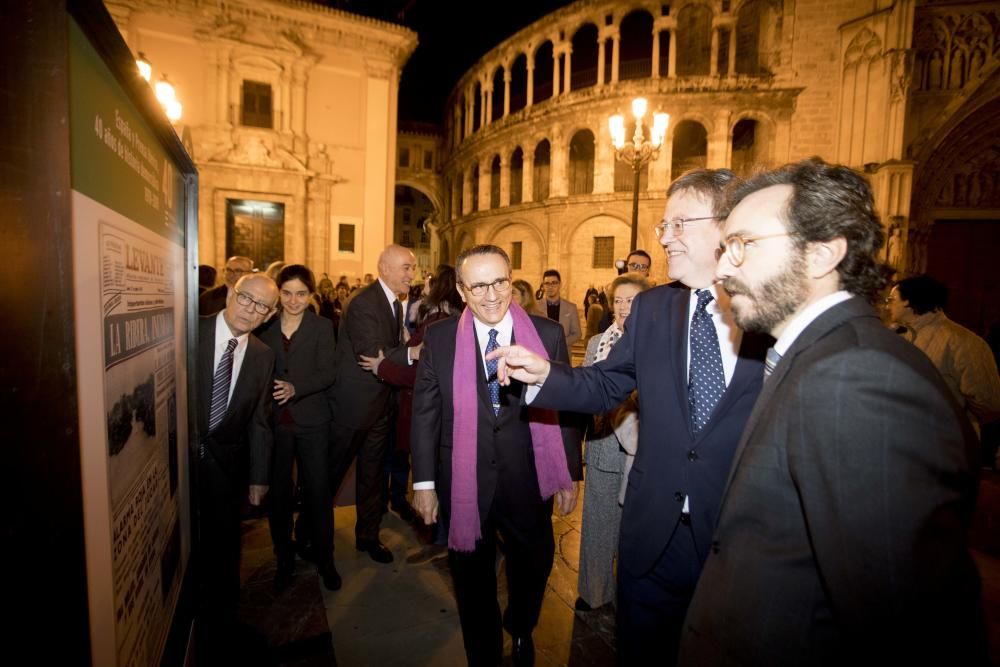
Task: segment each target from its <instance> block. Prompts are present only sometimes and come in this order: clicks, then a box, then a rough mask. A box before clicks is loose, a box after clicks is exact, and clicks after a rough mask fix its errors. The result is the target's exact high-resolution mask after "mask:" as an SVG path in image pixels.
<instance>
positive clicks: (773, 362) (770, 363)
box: [764, 347, 781, 380]
mask: <svg viewBox="0 0 1000 667" xmlns="http://www.w3.org/2000/svg"><path fill="white" fill-rule="evenodd" d="M779 361H781V355H780V354H778V351H777V350H776V349H774V348H773V347H769V348H767V356H766V357H764V379H765V380H766V379H767V378H769V377H771V373H773V372H774V367H775V366H777V365H778V362H779Z"/></svg>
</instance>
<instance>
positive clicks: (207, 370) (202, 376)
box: [198, 317, 215, 437]
mask: <svg viewBox="0 0 1000 667" xmlns="http://www.w3.org/2000/svg"><path fill="white" fill-rule="evenodd" d="M202 324H203V326H202V328H201V332H200V333H201V339H200V340H199V341H198V393H199V396H198V405H199V410H198V431H199V435H200V436H201V437H204V436H205V435H206V434H207V433H208V412H209V410H211V403H212V376H213V374H214V371H215V369H214V368H213V367H212V362H213V361H214V357H215V318H214V317H211V318H208V319H205V320H203V321H202Z"/></svg>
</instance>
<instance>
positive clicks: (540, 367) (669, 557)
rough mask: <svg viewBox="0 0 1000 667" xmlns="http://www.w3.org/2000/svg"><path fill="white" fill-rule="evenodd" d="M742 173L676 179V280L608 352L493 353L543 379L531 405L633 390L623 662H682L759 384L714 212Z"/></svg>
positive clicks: (671, 214)
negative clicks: (682, 643) (724, 280)
mask: <svg viewBox="0 0 1000 667" xmlns="http://www.w3.org/2000/svg"><path fill="white" fill-rule="evenodd" d="M735 181H736V176H735V175H734V174H733V173H732V172H731V171H728V170H725V169H717V170H709V169H699V170H694V171H689V172H687V173H685V174H684V175H682V176H681V177H679V178H678V179H677V180H675V181H674V182H673V183H671V184H670V187H669V188H668V190H667V206H666V210H665V211H664V215H663V222H661V223H660V224H659V225H657V227H656V235H657V239H658V240H659V241H660V244H661V245H662V246H663V251H664V253H665V254H666V256H667V260H668V265H667V275H668V276H669V277H670V278H671V279H672V280H674V281H676V282H673V283H670V284H668V285H662V286H660V287H655V288H653V289H650V290H647V291H645V292H643V293H641V294H638V295H636V297H635V300H634V301H633V302H632V310H631V314H630V315H629V317H628V319H627V320H626V321H625V333H624V335H623V336H622V338H621V339H620V340H619V341H618V342H617V343H616V344H615V346H614V348H612V350H611V352H610V353H609V354H608V357H607V359H605V360H604V361H602V362H601V363H598V364H594V365H593V366H590V367H586V368H570V367H569V366H568V365H564V364H560V363H549V361H548V360H546V359H542V358H541V357H540V356H538V355H534V354H532V353H531V352H529V351H527V350H524V349H522V348H521V346H520V345H515V346H513V347H511V348H508V349H507V350H503V349H501V350H499V351H498V352H497V353H496V354H497V355H498V356H499V355H502V356H501V359H500V361H501V371H500V375H501V377H502V378H504V377H505V376H506V377H507V378H513V379H514V380H519V381H521V382H524V383H526V384H529V385H530V384H533V385H535V386H534V387H532V388H531V389H529V391H528V398H529V399H533V401H532V402H531V405H539V406H545V407H549V408H556V409H562V410H578V411H581V412H590V413H604V412H607V411H609V410H612V409H613V408H615V407H617V406H618V405H619V404H620V403H621V402H622V401H623V400H625V398H627V397H628V396H629V394H631V392H632V390H634V389H638V390H639V444H638V448H637V452H636V457H635V463H634V465H633V467H632V472H631V474H630V476H629V481H628V487H627V490H626V493H625V504H624V506H623V508H622V520H621V536H620V540H619V547H618V605H617V608H616V611H617V633H618V662H619V664H622V665H649V664H656V665H672V664H674V660H675V659H676V654H677V646H678V642H679V638H680V634H681V628H682V625H683V621H684V614H685V612H686V611H687V606H688V603H689V602H690V600H691V595H692V593H693V592H694V587H695V583H696V582H697V581H698V575H699V574H700V573H701V568H702V565H703V563H704V562H705V559H706V558H707V557H708V553H709V548H710V545H711V541H712V529H713V528H714V526H715V520H716V516H717V513H718V506H719V498H720V496H721V494H722V489H723V487H724V486H725V483H726V476H727V474H728V473H729V464H730V462H731V461H732V457H733V452H734V451H735V449H736V443H737V442H738V441H739V438H740V434H741V433H742V432H743V425H744V424H745V423H746V420H747V418H748V417H749V416H750V410H751V408H752V407H753V404H754V401H755V400H756V399H757V394H758V393H759V391H760V387H761V381H762V376H763V372H764V365H763V358H764V353H765V351H766V349H767V346H768V345H769V344H770V338H769V337H767V336H760V335H753V334H746V335H744V334H743V332H742V331H741V330H740V329H739V328H738V327H737V326H736V325H735V324H734V323H733V320H732V315H731V313H730V311H729V300H728V298H727V297H726V295H725V293H723V292H722V291H721V290H720V289H719V287H718V286H717V285H716V278H715V269H716V258H717V251H718V247H719V241H720V240H721V234H722V232H721V223H722V218H721V217H720V211H721V209H722V207H723V204H724V202H725V196H724V195H725V192H726V189H727V188H728V187H730V186H731V185H732V184H733V183H734V182H735ZM504 366H506V368H505V369H504V368H503V367H504ZM505 371H506V373H505ZM543 384H544V386H541V385H543ZM539 387H540V388H539ZM534 392H537V396H535V395H534ZM637 473H638V474H637Z"/></svg>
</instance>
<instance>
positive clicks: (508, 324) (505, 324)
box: [470, 309, 514, 350]
mask: <svg viewBox="0 0 1000 667" xmlns="http://www.w3.org/2000/svg"><path fill="white" fill-rule="evenodd" d="M470 314H471V313H470ZM472 323H473V324H474V325H475V326H476V338H478V339H479V340H480V341H486V340H489V339H490V329H496V330H497V342H498V343H499V344H500V345H510V342H511V339H512V337H513V331H514V317H513V316H512V315H511V314H510V310H509V309H508V310H507V312H506V313H504V316H503V319H502V320H500V321H499V322H497V323H496V324H484V323H482V322H480V321H479V320H477V319H476V317H475V316H473V317H472ZM483 349H484V350H485V349H486V346H485V344H484V345H483Z"/></svg>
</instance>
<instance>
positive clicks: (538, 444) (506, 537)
mask: <svg viewBox="0 0 1000 667" xmlns="http://www.w3.org/2000/svg"><path fill="white" fill-rule="evenodd" d="M455 269H456V272H457V276H458V278H459V280H460V283H459V284H460V294H461V296H462V299H463V300H464V301H465V303H466V305H467V306H468V307H467V308H466V309H465V311H464V312H463V314H462V316H461V317H460V318H449V319H447V320H442V321H441V322H439V323H436V324H434V325H432V326H430V327H428V329H427V332H426V334H425V337H424V349H423V351H422V352H421V355H420V367H419V370H418V371H417V381H416V384H415V386H414V390H413V422H412V423H413V428H412V429H411V443H410V447H411V451H412V455H413V488H414V496H413V506H414V509H415V510H417V512H418V513H419V514H420V515H421V517H422V518H423V519H424V521H425V522H426V523H428V524H430V523H433V522H435V521H436V520H437V513H438V508H439V506H438V502H439V500H440V510H441V514H442V515H443V517H444V518H445V519H446V523H447V525H448V531H449V535H448V548H449V552H448V556H449V562H450V565H451V573H452V577H453V579H454V582H455V597H456V598H457V600H458V614H459V619H460V620H461V623H462V638H463V640H464V642H465V653H466V656H467V657H468V659H469V664H470V665H499V664H500V659H501V656H502V652H503V630H502V628H506V629H507V631H508V632H509V633H510V634H511V636H512V638H513V649H512V656H511V657H512V658H513V661H514V664H515V665H531V664H533V662H534V644H533V642H532V638H531V633H532V631H533V630H534V627H535V625H536V623H537V622H538V615H539V612H540V611H541V607H542V597H543V596H544V594H545V583H546V581H547V580H548V578H549V573H550V571H551V570H552V559H553V555H554V552H555V542H554V539H553V536H552V504H553V500H552V499H553V497H555V499H556V501H557V502H558V505H559V509H560V510H561V511H562V512H563V513H568V512H570V511H572V509H573V506H574V505H575V503H576V493H577V488H576V482H575V481H574V480H579V479H580V477H581V472H582V471H581V467H580V434H579V431H578V429H576V428H575V427H574V426H573V425H572V424H573V423H575V420H573V419H572V418H568V419H567V418H566V417H563V420H562V423H560V416H559V415H558V414H557V413H555V412H553V411H549V410H537V409H535V408H528V407H526V406H524V405H522V394H523V392H524V386H523V385H521V384H520V383H515V384H514V385H512V386H509V387H505V388H503V389H501V387H500V384H499V382H498V379H497V377H496V363H495V362H487V361H485V360H484V354H486V353H487V352H489V351H490V350H493V349H495V348H496V347H497V346H499V345H506V344H509V343H510V342H512V340H514V339H516V340H518V341H519V342H520V343H521V344H522V345H526V346H527V347H529V348H530V349H533V350H536V351H537V352H538V353H540V354H544V355H546V356H548V357H552V358H553V359H559V360H562V361H568V359H569V353H568V351H567V349H566V341H565V336H564V333H563V330H562V327H560V326H559V325H558V324H556V323H555V322H552V321H550V320H547V319H545V318H543V317H538V316H532V315H529V314H528V313H526V312H525V311H524V310H522V309H521V307H520V306H517V305H512V304H511V296H512V293H511V280H510V270H511V269H510V259H509V258H508V257H507V254H506V253H505V252H504V251H503V250H502V249H501V248H498V247H497V246H492V245H482V246H474V247H473V248H470V249H468V250H466V251H464V252H462V253H461V254H460V255H459V256H458V259H457V261H456V267H455ZM497 532H499V533H500V535H501V536H502V537H503V544H504V553H505V556H506V570H507V595H508V598H507V600H508V604H507V610H506V612H505V613H504V614H503V620H502V625H501V614H500V607H499V605H498V604H497V582H496V569H495V568H496V545H497Z"/></svg>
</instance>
